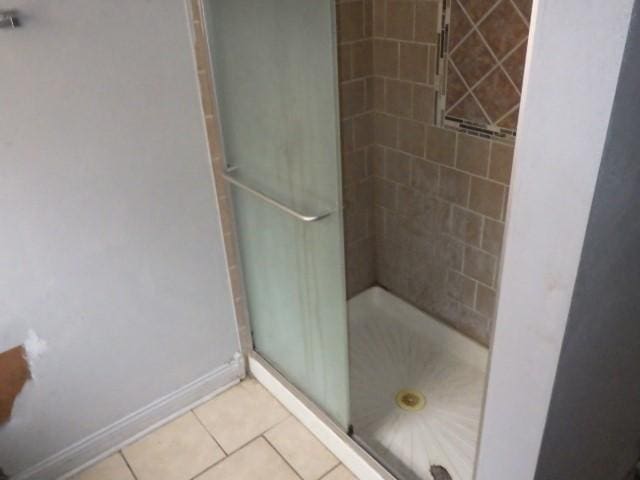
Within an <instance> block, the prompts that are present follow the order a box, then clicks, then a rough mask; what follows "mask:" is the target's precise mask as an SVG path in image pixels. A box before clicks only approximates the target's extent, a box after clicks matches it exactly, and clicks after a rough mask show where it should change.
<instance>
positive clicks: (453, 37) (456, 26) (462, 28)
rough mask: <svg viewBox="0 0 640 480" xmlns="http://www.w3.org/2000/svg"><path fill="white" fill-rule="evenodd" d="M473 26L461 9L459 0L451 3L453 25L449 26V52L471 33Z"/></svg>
mask: <svg viewBox="0 0 640 480" xmlns="http://www.w3.org/2000/svg"><path fill="white" fill-rule="evenodd" d="M471 28H473V27H472V25H471V22H470V21H469V20H468V19H467V16H466V15H465V14H464V13H463V12H462V10H461V9H460V4H459V3H458V1H457V0H453V1H452V2H451V24H450V25H449V51H452V50H453V49H454V48H456V47H457V46H458V44H459V43H460V40H462V39H463V38H464V36H465V35H466V34H467V33H469V31H470V30H471Z"/></svg>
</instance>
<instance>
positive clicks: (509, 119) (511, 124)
mask: <svg viewBox="0 0 640 480" xmlns="http://www.w3.org/2000/svg"><path fill="white" fill-rule="evenodd" d="M518 112H519V109H518V108H516V109H515V110H514V111H513V112H511V113H510V114H509V115H507V116H506V117H504V118H503V119H502V120H500V121H499V122H498V126H499V127H503V128H508V129H509V130H515V129H516V126H517V124H518Z"/></svg>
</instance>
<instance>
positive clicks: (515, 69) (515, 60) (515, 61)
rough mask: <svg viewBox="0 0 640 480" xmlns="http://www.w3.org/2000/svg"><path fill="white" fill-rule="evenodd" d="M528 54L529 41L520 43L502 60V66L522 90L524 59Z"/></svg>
mask: <svg viewBox="0 0 640 480" xmlns="http://www.w3.org/2000/svg"><path fill="white" fill-rule="evenodd" d="M526 55H527V42H525V43H523V44H522V45H520V46H519V47H518V48H517V49H516V50H515V51H514V52H512V53H511V54H510V55H509V56H508V57H507V58H505V59H504V60H503V62H502V66H503V67H504V69H505V70H506V72H507V74H508V75H509V77H511V80H513V83H515V84H516V87H518V89H519V90H520V91H522V76H523V75H524V59H525V56H526Z"/></svg>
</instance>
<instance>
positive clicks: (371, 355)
mask: <svg viewBox="0 0 640 480" xmlns="http://www.w3.org/2000/svg"><path fill="white" fill-rule="evenodd" d="M349 352H350V353H349V355H350V374H351V379H350V381H351V421H352V426H353V432H354V437H355V439H356V440H357V441H358V442H359V443H361V444H362V445H363V446H364V447H365V448H366V449H367V450H368V451H369V452H370V453H371V454H372V455H374V456H376V457H377V458H378V459H379V460H380V461H381V462H382V463H383V464H384V465H385V466H386V467H387V468H389V469H390V470H391V471H393V472H394V473H395V474H396V475H397V476H398V477H399V478H402V479H405V480H418V479H419V480H424V479H428V480H441V479H446V478H448V477H447V476H446V474H444V472H443V469H444V470H446V472H447V473H448V475H449V476H450V478H451V479H452V480H471V478H472V476H473V468H474V461H475V453H476V444H477V439H478V432H479V426H480V417H481V411H482V399H483V393H484V387H485V373H486V366H487V358H488V350H487V349H486V348H485V347H483V346H481V345H479V344H477V343H476V342H474V341H473V340H470V339H469V338H467V337H465V336H464V335H462V334H460V333H459V332H457V331H456V330H454V329H452V328H450V327H448V326H446V325H444V324H443V323H441V322H439V321H437V320H435V319H434V318H432V317H430V316H429V315H427V314H425V313H424V312H422V311H420V310H418V309H416V308H414V307H413V306H411V305H409V304H408V303H406V302H404V301H403V300H400V299H399V298H398V297H396V296H394V295H393V294H391V293H389V292H388V291H386V290H384V289H382V288H380V287H372V288H370V289H368V290H366V291H364V292H362V293H361V294H359V295H357V296H356V297H354V298H352V299H351V300H350V301H349ZM439 467H440V468H439Z"/></svg>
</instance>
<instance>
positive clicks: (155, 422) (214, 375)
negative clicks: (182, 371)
mask: <svg viewBox="0 0 640 480" xmlns="http://www.w3.org/2000/svg"><path fill="white" fill-rule="evenodd" d="M244 375H245V365H244V360H243V358H242V356H240V355H236V357H235V358H234V359H233V360H232V361H231V362H230V363H228V364H226V365H223V366H221V367H220V368H218V369H216V370H214V371H212V372H210V373H208V374H206V375H204V376H202V377H200V378H198V379H196V380H194V381H193V382H191V383H189V384H187V385H185V386H184V387H182V388H180V389H179V390H176V391H175V392H172V393H170V394H169V395H166V396H165V397H162V398H160V399H158V400H156V401H155V402H153V403H151V404H149V405H147V406H146V407H144V408H141V409H140V410H138V411H136V412H134V413H132V414H130V415H127V416H126V417H124V418H123V419H121V420H118V421H117V422H116V423H113V424H112V425H109V426H108V427H106V428H103V429H102V430H99V431H98V432H96V433H94V434H92V435H90V436H89V437H86V438H84V439H83V440H81V441H79V442H77V443H75V444H73V445H71V446H70V447H67V448H65V449H64V450H62V451H60V452H58V453H57V454H55V455H53V456H51V457H49V458H47V459H45V460H43V461H42V462H40V463H38V464H36V465H34V466H33V467H30V468H28V469H27V470H24V471H22V472H20V473H19V474H17V475H13V476H12V477H11V480H53V479H65V478H68V477H70V476H71V475H73V474H74V473H76V472H78V471H79V470H81V469H84V468H86V467H87V466H89V465H91V464H93V463H95V462H97V461H99V460H101V459H103V458H106V457H108V456H109V455H111V454H113V453H114V452H117V451H118V450H120V449H121V448H122V447H123V446H125V445H127V444H129V443H131V442H134V441H135V440H137V439H139V438H140V437H142V436H144V435H146V434H147V433H148V432H150V431H152V430H154V429H156V428H158V427H159V426H161V425H163V424H165V423H167V422H169V421H171V420H172V419H174V418H176V417H178V416H180V415H182V414H184V413H185V412H187V411H189V410H191V409H192V408H193V407H195V406H196V405H198V404H200V403H203V402H205V401H207V400H208V399H210V398H211V397H213V396H215V395H217V394H218V393H220V392H221V391H223V390H225V389H227V388H229V387H231V386H232V385H235V384H236V383H238V382H239V381H240V379H241V378H243V377H244Z"/></svg>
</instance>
